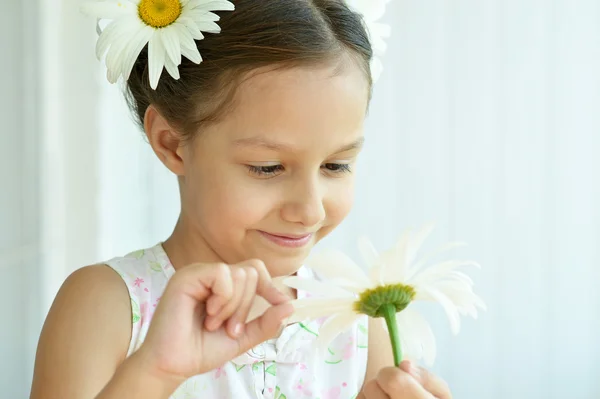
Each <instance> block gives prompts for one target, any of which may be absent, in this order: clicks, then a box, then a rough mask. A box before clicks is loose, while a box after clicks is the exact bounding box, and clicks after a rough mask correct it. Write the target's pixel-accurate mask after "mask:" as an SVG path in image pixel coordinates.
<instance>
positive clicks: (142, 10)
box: [138, 0, 182, 29]
mask: <svg viewBox="0 0 600 399" xmlns="http://www.w3.org/2000/svg"><path fill="white" fill-rule="evenodd" d="M181 9H182V6H181V1H180V0H141V1H140V4H139V5H138V12H139V15H140V18H141V20H142V21H143V22H144V23H145V24H146V25H148V26H151V27H153V28H157V29H158V28H164V27H165V26H169V25H171V24H172V23H173V22H175V21H177V18H179V16H180V15H181Z"/></svg>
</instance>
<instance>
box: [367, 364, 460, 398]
mask: <svg viewBox="0 0 600 399" xmlns="http://www.w3.org/2000/svg"><path fill="white" fill-rule="evenodd" d="M357 399H452V394H451V393H450V389H449V388H448V384H446V382H445V381H444V380H442V379H441V378H439V377H437V376H436V375H434V374H432V373H430V372H429V371H427V370H425V369H423V368H421V367H417V366H414V365H412V364H411V363H410V362H409V361H404V362H402V363H401V364H400V367H386V368H384V369H381V370H380V371H379V373H378V374H377V378H376V379H374V380H371V381H368V382H367V383H365V385H364V388H363V390H362V392H361V393H360V394H359V395H358V397H357Z"/></svg>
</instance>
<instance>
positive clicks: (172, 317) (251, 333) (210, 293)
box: [135, 260, 293, 380]
mask: <svg viewBox="0 0 600 399" xmlns="http://www.w3.org/2000/svg"><path fill="white" fill-rule="evenodd" d="M257 295H259V296H262V297H263V298H264V299H266V300H267V301H268V302H269V303H270V304H271V305H272V306H271V307H270V308H269V309H268V310H267V311H266V312H265V313H264V314H263V315H262V316H261V317H259V318H257V319H255V320H252V321H251V322H249V323H246V319H247V316H248V312H249V311H250V307H251V306H252V303H253V302H254V299H255V297H256V296H257ZM289 299H290V298H288V297H287V296H285V295H284V294H282V293H281V292H280V291H279V290H277V289H276V288H275V287H274V286H273V284H272V282H271V278H270V275H269V273H268V271H267V269H266V267H265V265H264V263H262V262H261V261H257V260H251V261H247V262H243V263H241V264H237V265H233V266H228V265H225V264H195V265H190V266H186V267H184V268H182V269H180V270H178V271H177V272H176V273H175V275H174V276H173V277H172V278H171V280H170V281H169V284H168V285H167V288H166V289H165V292H164V294H163V296H162V298H161V300H160V303H159V305H158V306H157V308H156V312H155V314H154V317H153V319H152V322H151V324H150V328H149V330H148V334H147V336H146V339H145V341H144V343H143V344H142V346H141V347H140V349H139V350H138V351H137V352H136V355H135V356H137V357H138V358H140V359H143V364H144V367H146V368H149V371H150V372H152V373H156V374H157V375H162V376H166V377H169V378H175V379H181V380H184V379H187V378H189V377H191V376H193V375H197V374H202V373H205V372H207V371H210V370H213V369H215V368H217V367H220V366H222V365H223V364H225V363H226V362H227V361H229V360H231V359H234V358H235V357H237V356H238V355H240V354H242V353H244V352H246V351H248V350H249V349H251V348H253V347H254V346H256V345H258V344H260V343H262V342H264V341H266V340H267V339H269V338H272V337H274V336H275V335H277V333H278V332H279V330H280V329H281V328H282V326H283V322H284V320H285V318H287V317H288V316H289V315H291V313H292V312H293V307H292V305H291V304H289V303H288V301H289Z"/></svg>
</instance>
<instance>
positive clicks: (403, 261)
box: [284, 225, 485, 365]
mask: <svg viewBox="0 0 600 399" xmlns="http://www.w3.org/2000/svg"><path fill="white" fill-rule="evenodd" d="M432 230H433V226H431V225H430V226H426V227H424V228H423V229H421V230H420V231H419V232H417V233H416V234H414V235H413V234H412V233H411V232H410V231H408V232H406V233H405V234H404V235H402V237H401V238H400V239H399V240H398V242H397V244H396V245H395V246H394V247H393V248H391V249H390V250H388V251H386V252H383V253H381V254H379V253H377V251H376V250H375V249H374V247H373V245H372V244H371V243H370V242H369V241H368V240H367V239H366V238H362V239H361V240H360V241H359V249H360V252H361V254H362V257H363V258H364V260H365V261H366V263H367V264H368V266H369V272H368V274H367V273H365V272H364V271H363V270H362V269H361V268H360V267H359V266H357V265H356V264H355V263H354V262H353V261H352V260H351V259H350V258H348V257H347V256H346V255H344V254H343V253H341V252H338V251H327V252H322V253H319V254H317V255H315V256H313V257H312V258H309V259H308V260H307V265H308V266H309V267H310V268H312V269H313V270H314V271H315V272H316V273H317V274H319V275H321V276H322V277H323V278H324V281H317V280H312V279H303V278H299V277H288V278H287V279H285V280H284V283H285V284H286V285H288V286H289V287H292V288H295V289H299V290H303V291H306V292H309V293H312V294H314V296H313V297H311V298H306V299H298V300H296V301H294V302H293V304H294V308H295V313H294V314H293V315H292V317H291V319H290V322H301V321H305V320H312V319H318V318H322V317H326V318H327V320H326V321H325V323H324V324H323V325H322V327H321V329H320V331H319V338H318V339H317V345H318V346H319V348H318V351H319V353H321V351H323V350H325V349H326V348H327V345H328V344H329V343H330V342H331V340H333V339H334V338H335V337H336V336H337V335H338V334H339V333H341V332H343V331H344V330H346V329H348V328H349V327H350V326H351V325H352V324H353V323H354V322H355V321H357V320H358V319H359V318H360V317H361V316H362V315H363V314H364V315H367V316H369V317H372V318H383V319H384V320H385V323H386V325H387V329H388V332H389V334H390V339H391V341H392V348H393V351H394V362H395V364H396V365H399V364H400V362H401V361H402V358H403V352H404V354H405V355H406V357H407V358H410V359H412V360H420V359H423V360H424V361H425V363H426V364H427V365H432V364H433V362H434V360H435V354H436V346H435V338H434V335H433V332H432V330H431V327H430V325H429V323H428V322H427V321H426V320H425V319H424V318H423V317H422V316H421V315H420V314H419V312H417V311H416V310H415V309H414V307H413V306H411V304H413V302H414V301H418V300H422V301H433V302H437V303H439V304H440V305H441V306H442V308H443V309H444V311H445V312H446V315H447V316H448V319H449V321H450V327H451V330H452V332H453V333H454V334H457V333H458V331H459V329H460V315H470V316H472V317H474V318H476V317H477V309H478V308H479V309H483V310H485V304H484V303H483V301H482V299H481V298H480V297H479V296H477V295H476V294H475V293H474V292H473V281H472V280H471V279H470V278H469V277H468V276H467V275H466V274H464V273H463V272H461V271H459V270H458V269H459V268H460V267H463V266H477V267H478V266H479V265H478V264H477V263H475V262H472V261H460V260H452V261H443V262H439V263H436V264H433V265H430V266H428V267H425V266H426V264H427V262H428V261H429V260H430V259H431V258H432V257H433V256H436V255H437V254H439V253H441V252H444V251H446V250H449V249H451V248H454V247H457V246H460V245H463V244H460V243H451V244H448V245H446V246H444V247H442V248H440V249H439V250H438V251H435V252H434V253H432V254H430V255H429V256H426V257H423V258H421V259H420V260H417V252H418V250H419V248H420V247H421V245H422V243H423V241H424V240H425V239H426V238H427V236H428V235H429V234H430V233H431V231H432ZM382 322H383V321H382Z"/></svg>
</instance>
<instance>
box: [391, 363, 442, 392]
mask: <svg viewBox="0 0 600 399" xmlns="http://www.w3.org/2000/svg"><path fill="white" fill-rule="evenodd" d="M400 368H401V369H402V370H404V371H406V372H407V373H409V374H410V375H412V376H413V377H414V378H415V379H416V380H417V381H418V382H419V383H420V384H421V385H422V386H423V388H425V390H426V391H427V392H429V393H431V394H432V395H434V396H435V397H436V398H438V399H452V394H451V393H450V388H449V387H448V384H447V383H446V381H444V380H443V379H441V378H440V377H438V376H436V375H435V374H433V373H430V372H429V371H427V370H426V369H424V368H422V367H418V366H416V365H414V364H412V363H410V362H408V361H406V362H402V364H400Z"/></svg>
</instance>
